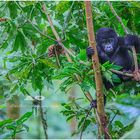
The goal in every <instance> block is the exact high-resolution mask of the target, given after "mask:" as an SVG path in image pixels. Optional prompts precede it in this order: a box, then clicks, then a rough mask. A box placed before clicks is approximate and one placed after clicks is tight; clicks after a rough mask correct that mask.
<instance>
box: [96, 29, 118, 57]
mask: <svg viewBox="0 0 140 140" xmlns="http://www.w3.org/2000/svg"><path fill="white" fill-rule="evenodd" d="M96 42H97V45H98V47H100V49H101V50H102V51H103V52H104V53H106V54H107V55H112V54H114V52H115V50H116V49H117V42H118V36H117V34H116V33H115V31H114V30H112V29H110V28H101V29H99V30H98V31H97V35H96Z"/></svg>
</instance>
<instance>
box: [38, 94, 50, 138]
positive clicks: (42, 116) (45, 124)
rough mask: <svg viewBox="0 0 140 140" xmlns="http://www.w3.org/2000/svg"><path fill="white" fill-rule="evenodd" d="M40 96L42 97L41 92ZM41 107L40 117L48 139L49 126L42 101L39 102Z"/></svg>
mask: <svg viewBox="0 0 140 140" xmlns="http://www.w3.org/2000/svg"><path fill="white" fill-rule="evenodd" d="M39 94H40V97H41V91H40V92H39ZM39 107H40V117H41V121H42V125H43V129H44V133H45V138H46V139H48V134H47V129H48V125H47V120H46V119H45V118H44V112H43V107H42V100H39Z"/></svg>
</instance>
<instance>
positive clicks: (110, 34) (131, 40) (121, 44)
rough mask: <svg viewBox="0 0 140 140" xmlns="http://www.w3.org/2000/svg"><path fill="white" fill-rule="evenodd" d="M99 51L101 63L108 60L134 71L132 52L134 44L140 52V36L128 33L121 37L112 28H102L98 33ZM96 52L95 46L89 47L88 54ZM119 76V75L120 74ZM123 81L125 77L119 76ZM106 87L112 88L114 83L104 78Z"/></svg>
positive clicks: (124, 69) (125, 69) (89, 56)
mask: <svg viewBox="0 0 140 140" xmlns="http://www.w3.org/2000/svg"><path fill="white" fill-rule="evenodd" d="M96 43H97V51H98V55H99V60H100V63H101V64H103V63H105V62H106V61H109V62H111V63H114V64H115V65H119V66H122V70H123V71H133V70H134V63H133V57H132V55H131V54H130V52H129V50H131V47H132V46H135V48H136V51H137V52H138V53H139V52H140V38H139V37H138V36H136V35H126V36H125V37H120V36H118V35H117V34H116V32H115V31H114V30H113V29H111V28H100V29H99V30H98V31H97V34H96ZM93 53H94V50H93V48H91V47H88V48H87V56H88V58H91V56H92V54H93ZM118 76H119V75H118ZM119 77H120V79H121V80H122V81H123V80H124V79H123V77H122V76H119ZM104 85H105V87H106V89H110V88H112V87H113V85H112V84H111V83H109V82H107V81H106V80H104Z"/></svg>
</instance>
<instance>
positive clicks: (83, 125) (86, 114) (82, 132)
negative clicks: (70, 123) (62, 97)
mask: <svg viewBox="0 0 140 140" xmlns="http://www.w3.org/2000/svg"><path fill="white" fill-rule="evenodd" d="M92 108H93V107H92V106H91V107H90V109H89V110H88V112H87V114H86V117H85V119H84V121H83V125H82V128H81V129H82V130H81V134H80V139H82V135H83V130H84V126H85V122H86V120H87V117H88V116H89V113H90V111H91V109H92Z"/></svg>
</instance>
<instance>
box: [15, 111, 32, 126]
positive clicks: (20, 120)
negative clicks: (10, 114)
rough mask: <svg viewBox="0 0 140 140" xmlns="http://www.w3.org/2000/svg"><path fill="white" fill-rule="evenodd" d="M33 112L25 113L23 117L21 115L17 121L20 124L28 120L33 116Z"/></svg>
mask: <svg viewBox="0 0 140 140" xmlns="http://www.w3.org/2000/svg"><path fill="white" fill-rule="evenodd" d="M32 114H33V113H32V112H27V113H25V114H24V115H23V116H22V117H20V118H19V119H18V120H17V121H16V122H17V124H18V125H21V124H23V123H24V122H25V121H26V120H28V119H29V118H30V117H31V116H32Z"/></svg>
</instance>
